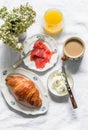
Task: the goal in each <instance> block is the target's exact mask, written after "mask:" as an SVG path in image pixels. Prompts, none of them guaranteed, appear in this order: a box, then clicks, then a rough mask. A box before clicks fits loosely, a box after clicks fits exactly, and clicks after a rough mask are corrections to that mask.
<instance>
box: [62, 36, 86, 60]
mask: <svg viewBox="0 0 88 130" xmlns="http://www.w3.org/2000/svg"><path fill="white" fill-rule="evenodd" d="M84 52H85V44H84V42H83V40H82V39H80V38H79V37H71V38H69V39H67V40H66V41H65V43H64V46H63V53H64V55H63V57H62V60H63V61H65V60H67V59H70V60H79V59H80V58H82V57H83V54H84Z"/></svg>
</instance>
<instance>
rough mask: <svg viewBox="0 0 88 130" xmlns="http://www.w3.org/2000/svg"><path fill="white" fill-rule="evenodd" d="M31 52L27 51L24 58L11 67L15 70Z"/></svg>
mask: <svg viewBox="0 0 88 130" xmlns="http://www.w3.org/2000/svg"><path fill="white" fill-rule="evenodd" d="M31 51H32V50H29V51H28V52H27V53H26V54H25V55H24V57H22V58H20V59H19V60H18V61H17V62H16V63H15V64H14V65H12V67H13V68H14V69H15V68H17V67H18V66H19V65H20V64H21V63H22V61H23V60H24V59H25V58H26V57H27V56H28V55H29V54H30V52H31Z"/></svg>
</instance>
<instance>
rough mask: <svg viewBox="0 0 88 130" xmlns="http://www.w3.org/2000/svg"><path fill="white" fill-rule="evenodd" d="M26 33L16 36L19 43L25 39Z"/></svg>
mask: <svg viewBox="0 0 88 130" xmlns="http://www.w3.org/2000/svg"><path fill="white" fill-rule="evenodd" d="M26 36H27V32H24V33H22V34H21V35H19V36H18V38H19V42H22V41H24V40H25V39H26Z"/></svg>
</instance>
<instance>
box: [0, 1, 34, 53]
mask: <svg viewBox="0 0 88 130" xmlns="http://www.w3.org/2000/svg"><path fill="white" fill-rule="evenodd" d="M35 16H36V12H35V11H34V10H33V9H32V7H31V6H29V5H28V3H26V5H20V7H19V8H14V9H13V10H12V11H8V10H7V7H3V8H1V9H0V18H1V19H3V20H4V24H2V25H1V27H0V39H1V40H2V41H3V43H4V44H6V45H8V46H10V47H11V48H12V49H14V50H16V51H21V50H22V49H23V44H22V43H19V37H18V36H20V35H21V34H23V33H24V32H26V31H27V29H28V27H30V26H31V25H32V24H33V23H34V22H35V20H34V18H35Z"/></svg>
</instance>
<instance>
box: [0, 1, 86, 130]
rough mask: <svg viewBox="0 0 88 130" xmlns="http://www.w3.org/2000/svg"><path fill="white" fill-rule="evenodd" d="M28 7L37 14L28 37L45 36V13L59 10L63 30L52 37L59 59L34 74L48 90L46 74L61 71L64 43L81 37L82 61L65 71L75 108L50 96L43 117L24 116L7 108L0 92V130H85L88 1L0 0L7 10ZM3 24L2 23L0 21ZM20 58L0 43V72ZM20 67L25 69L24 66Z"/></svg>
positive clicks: (71, 64)
mask: <svg viewBox="0 0 88 130" xmlns="http://www.w3.org/2000/svg"><path fill="white" fill-rule="evenodd" d="M26 2H29V4H30V5H31V6H32V7H33V9H34V10H35V11H36V13H37V16H36V22H35V23H34V24H33V25H32V26H31V27H30V28H29V29H28V35H27V37H30V36H32V35H34V34H38V33H44V32H43V29H42V23H43V15H44V12H45V11H46V10H47V9H49V8H57V9H59V10H61V12H62V13H63V17H64V30H63V32H62V33H61V34H60V35H56V36H53V38H55V40H56V41H57V44H58V51H59V59H58V62H57V64H56V65H55V66H54V67H53V68H52V69H50V70H48V71H47V72H45V73H42V74H39V73H37V74H38V75H39V76H40V78H41V80H42V82H43V83H44V86H45V88H46V89H48V88H47V78H48V76H49V74H50V73H51V72H52V71H53V70H56V69H58V68H60V66H61V64H62V62H61V56H62V54H63V51H62V50H63V49H62V48H63V44H64V42H65V40H67V38H69V37H72V36H78V37H80V38H81V39H82V40H83V41H84V43H85V45H86V50H85V54H84V57H83V59H82V60H81V61H79V62H75V63H71V62H69V61H67V62H66V68H67V69H68V71H69V72H70V73H71V75H72V77H73V80H74V88H73V92H74V96H75V98H76V101H77V104H78V108H77V109H76V110H73V109H72V106H71V103H70V101H69V100H68V101H66V100H65V99H64V98H61V99H58V98H56V97H53V96H51V95H50V93H49V109H48V112H47V113H46V114H45V115H39V116H30V115H28V116H26V115H23V114H20V113H18V112H16V111H14V110H12V109H11V108H9V107H8V105H7V104H6V102H5V101H4V98H3V96H2V94H1V93H0V130H1V129H3V130H10V129H11V130H14V129H15V130H24V129H25V130H88V101H87V100H88V0H0V8H1V7H3V6H7V7H8V9H12V8H13V7H17V6H19V5H20V4H25V3H26ZM1 23H2V21H1ZM17 59H19V55H18V54H15V53H13V54H12V52H10V50H9V49H7V47H5V46H3V44H2V42H1V41H0V70H1V71H2V69H4V68H8V67H9V66H10V65H12V64H13V63H15V61H16V60H17ZM23 67H25V66H24V65H23Z"/></svg>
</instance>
